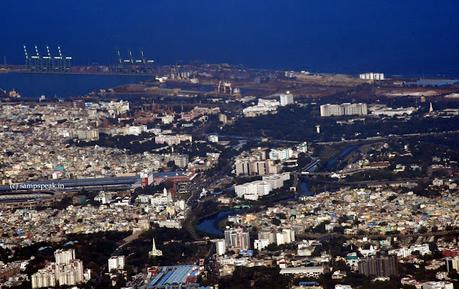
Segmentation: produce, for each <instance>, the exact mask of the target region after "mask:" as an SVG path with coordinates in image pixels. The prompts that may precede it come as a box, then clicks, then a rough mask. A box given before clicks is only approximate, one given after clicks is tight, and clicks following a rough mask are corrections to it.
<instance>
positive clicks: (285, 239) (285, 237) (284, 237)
mask: <svg viewBox="0 0 459 289" xmlns="http://www.w3.org/2000/svg"><path fill="white" fill-rule="evenodd" d="M292 242H295V231H294V230H292V229H282V231H280V232H277V233H276V244H277V245H283V244H290V243H292Z"/></svg>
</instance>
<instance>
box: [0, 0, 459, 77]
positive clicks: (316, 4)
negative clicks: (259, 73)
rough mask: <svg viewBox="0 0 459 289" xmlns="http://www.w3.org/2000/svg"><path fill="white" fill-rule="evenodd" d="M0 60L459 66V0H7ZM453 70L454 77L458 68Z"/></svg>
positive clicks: (358, 68) (438, 71)
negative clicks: (144, 59) (60, 55)
mask: <svg viewBox="0 0 459 289" xmlns="http://www.w3.org/2000/svg"><path fill="white" fill-rule="evenodd" d="M0 11H2V16H1V17H0V27H2V28H3V29H0V62H6V63H9V64H23V63H24V58H25V57H24V51H23V45H26V47H27V49H28V54H29V55H32V54H35V53H36V52H35V48H34V46H35V45H37V48H38V52H39V54H40V55H44V54H46V53H47V50H46V46H49V47H50V53H51V54H52V55H57V53H58V51H57V46H60V47H61V50H62V53H63V54H64V55H66V56H72V57H73V59H74V64H76V65H94V64H114V63H115V62H116V61H117V60H118V56H117V52H116V51H117V50H119V51H120V55H121V57H122V58H128V57H129V51H131V53H132V54H133V57H134V58H139V57H140V50H142V51H144V54H145V56H146V57H147V58H149V59H154V60H155V61H156V63H158V64H176V63H177V64H180V63H195V62H200V63H230V64H237V65H240V64H241V65H244V66H246V67H255V68H274V69H285V70H288V69H292V70H306V71H311V72H329V73H334V72H336V73H352V74H357V73H361V72H384V73H386V74H388V75H420V76H424V77H426V76H430V77H431V76H434V75H442V76H445V77H451V76H452V75H456V76H457V75H459V17H457V15H459V1H458V0H440V1H439V0H403V1H400V0H384V1H368V0H352V1H346V0H154V1H152V0H132V1H125V0H79V1H62V0H45V1H30V0H2V1H1V3H0ZM455 78H456V77H455Z"/></svg>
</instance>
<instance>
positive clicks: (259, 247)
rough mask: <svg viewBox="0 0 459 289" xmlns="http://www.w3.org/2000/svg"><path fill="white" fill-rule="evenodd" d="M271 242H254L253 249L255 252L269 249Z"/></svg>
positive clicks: (266, 240) (260, 240) (264, 240)
mask: <svg viewBox="0 0 459 289" xmlns="http://www.w3.org/2000/svg"><path fill="white" fill-rule="evenodd" d="M269 244H271V242H270V241H269V240H268V239H257V240H255V241H254V242H253V247H254V249H255V250H259V251H261V250H263V249H264V248H266V247H268V246H269Z"/></svg>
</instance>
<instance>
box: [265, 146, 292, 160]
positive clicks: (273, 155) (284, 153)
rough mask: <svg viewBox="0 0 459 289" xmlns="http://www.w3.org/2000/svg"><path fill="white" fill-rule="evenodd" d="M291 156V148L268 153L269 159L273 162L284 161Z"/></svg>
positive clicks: (273, 150)
mask: <svg viewBox="0 0 459 289" xmlns="http://www.w3.org/2000/svg"><path fill="white" fill-rule="evenodd" d="M292 156H293V150H292V149H291V148H284V149H272V150H271V151H270V152H269V158H270V159H271V160H273V161H286V160H288V159H290V158H291V157H292Z"/></svg>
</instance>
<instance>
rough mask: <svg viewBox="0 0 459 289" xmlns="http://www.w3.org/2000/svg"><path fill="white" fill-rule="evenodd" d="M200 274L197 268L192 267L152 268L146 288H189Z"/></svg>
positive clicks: (194, 283)
mask: <svg viewBox="0 0 459 289" xmlns="http://www.w3.org/2000/svg"><path fill="white" fill-rule="evenodd" d="M200 273H201V272H200V270H199V267H198V266H194V265H179V266H163V267H152V268H150V269H149V275H150V276H151V279H150V281H149V282H148V285H147V288H148V289H165V288H190V287H191V286H193V285H196V282H197V279H198V277H199V275H200Z"/></svg>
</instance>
